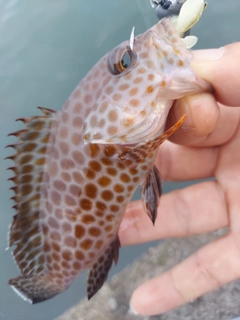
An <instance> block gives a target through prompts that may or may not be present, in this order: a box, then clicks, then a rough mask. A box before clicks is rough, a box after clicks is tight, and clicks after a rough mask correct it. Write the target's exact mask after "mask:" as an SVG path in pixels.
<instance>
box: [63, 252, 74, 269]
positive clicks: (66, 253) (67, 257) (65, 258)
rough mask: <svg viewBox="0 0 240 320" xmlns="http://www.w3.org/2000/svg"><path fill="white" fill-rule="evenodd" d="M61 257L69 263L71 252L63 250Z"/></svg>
mask: <svg viewBox="0 0 240 320" xmlns="http://www.w3.org/2000/svg"><path fill="white" fill-rule="evenodd" d="M62 257H63V259H64V260H67V261H70V260H72V252H71V251H69V250H64V251H63V253H62ZM63 267H64V266H63Z"/></svg>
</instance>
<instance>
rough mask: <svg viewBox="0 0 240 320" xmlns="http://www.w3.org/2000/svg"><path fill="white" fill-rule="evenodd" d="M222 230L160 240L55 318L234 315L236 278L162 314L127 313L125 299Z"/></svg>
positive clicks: (181, 319)
mask: <svg viewBox="0 0 240 320" xmlns="http://www.w3.org/2000/svg"><path fill="white" fill-rule="evenodd" d="M225 232H227V230H219V231H217V232H214V233H211V234H204V235H201V236H193V237H189V238H184V239H179V238H178V239H168V240H165V241H162V242H161V243H160V244H159V245H158V246H157V247H155V248H150V249H149V250H148V252H147V253H146V254H144V255H143V256H142V257H141V258H139V259H138V260H137V261H135V262H134V263H133V264H132V265H129V266H128V267H127V268H126V269H124V270H123V271H122V272H121V273H120V274H118V275H116V276H114V277H113V278H112V279H110V280H109V281H108V282H107V283H106V284H105V285H104V286H103V287H102V289H101V290H100V291H99V292H98V293H97V294H96V295H95V296H94V297H93V298H92V299H91V301H87V299H83V300H82V301H80V303H79V304H78V305H76V306H74V307H73V308H71V309H70V310H68V311H67V312H66V313H65V314H63V315H62V316H60V317H58V318H57V319H56V320H113V319H114V320H123V319H124V320H125V319H126V320H138V319H139V320H230V319H233V318H234V317H238V316H239V315H240V301H239V298H240V280H239V281H235V282H233V283H231V284H228V285H226V286H224V287H222V288H220V289H218V290H216V291H214V292H212V293H208V294H205V295H204V296H202V297H199V298H198V299H196V300H194V301H193V302H191V303H188V304H187V305H185V306H182V307H180V308H179V309H177V310H173V311H171V312H168V313H166V314H163V315H158V316H153V317H141V316H135V315H132V314H130V313H129V299H130V296H131V293H132V291H133V290H134V289H135V288H136V287H137V286H138V285H140V284H141V283H142V282H144V281H145V280H147V279H149V278H151V277H154V276H156V275H157V274H159V273H162V272H164V271H165V270H167V269H169V268H171V267H172V266H174V265H175V264H177V263H179V262H180V261H181V260H183V259H185V258H186V257H188V256H189V255H190V254H192V253H193V252H195V251H196V250H197V249H198V248H200V247H201V246H203V245H205V244H206V243H208V242H209V241H212V240H213V239H215V238H217V237H219V236H220V235H222V234H223V233H225ZM120 259H121V254H120ZM237 319H239V318H237Z"/></svg>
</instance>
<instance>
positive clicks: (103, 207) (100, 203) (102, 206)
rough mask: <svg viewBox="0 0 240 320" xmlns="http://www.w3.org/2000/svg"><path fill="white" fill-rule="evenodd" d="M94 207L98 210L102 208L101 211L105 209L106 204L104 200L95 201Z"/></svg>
mask: <svg viewBox="0 0 240 320" xmlns="http://www.w3.org/2000/svg"><path fill="white" fill-rule="evenodd" d="M96 207H97V208H98V209H99V210H102V211H105V210H106V209H107V206H106V204H105V203H104V202H101V201H97V203H96Z"/></svg>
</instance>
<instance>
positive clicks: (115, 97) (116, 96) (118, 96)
mask: <svg viewBox="0 0 240 320" xmlns="http://www.w3.org/2000/svg"><path fill="white" fill-rule="evenodd" d="M112 99H113V100H114V101H119V100H121V99H122V95H121V94H120V93H115V94H114V95H113V97H112Z"/></svg>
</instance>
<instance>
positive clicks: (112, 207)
mask: <svg viewBox="0 0 240 320" xmlns="http://www.w3.org/2000/svg"><path fill="white" fill-rule="evenodd" d="M119 209H120V207H119V206H117V205H116V204H112V205H111V206H110V210H111V211H112V212H118V211H119Z"/></svg>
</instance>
